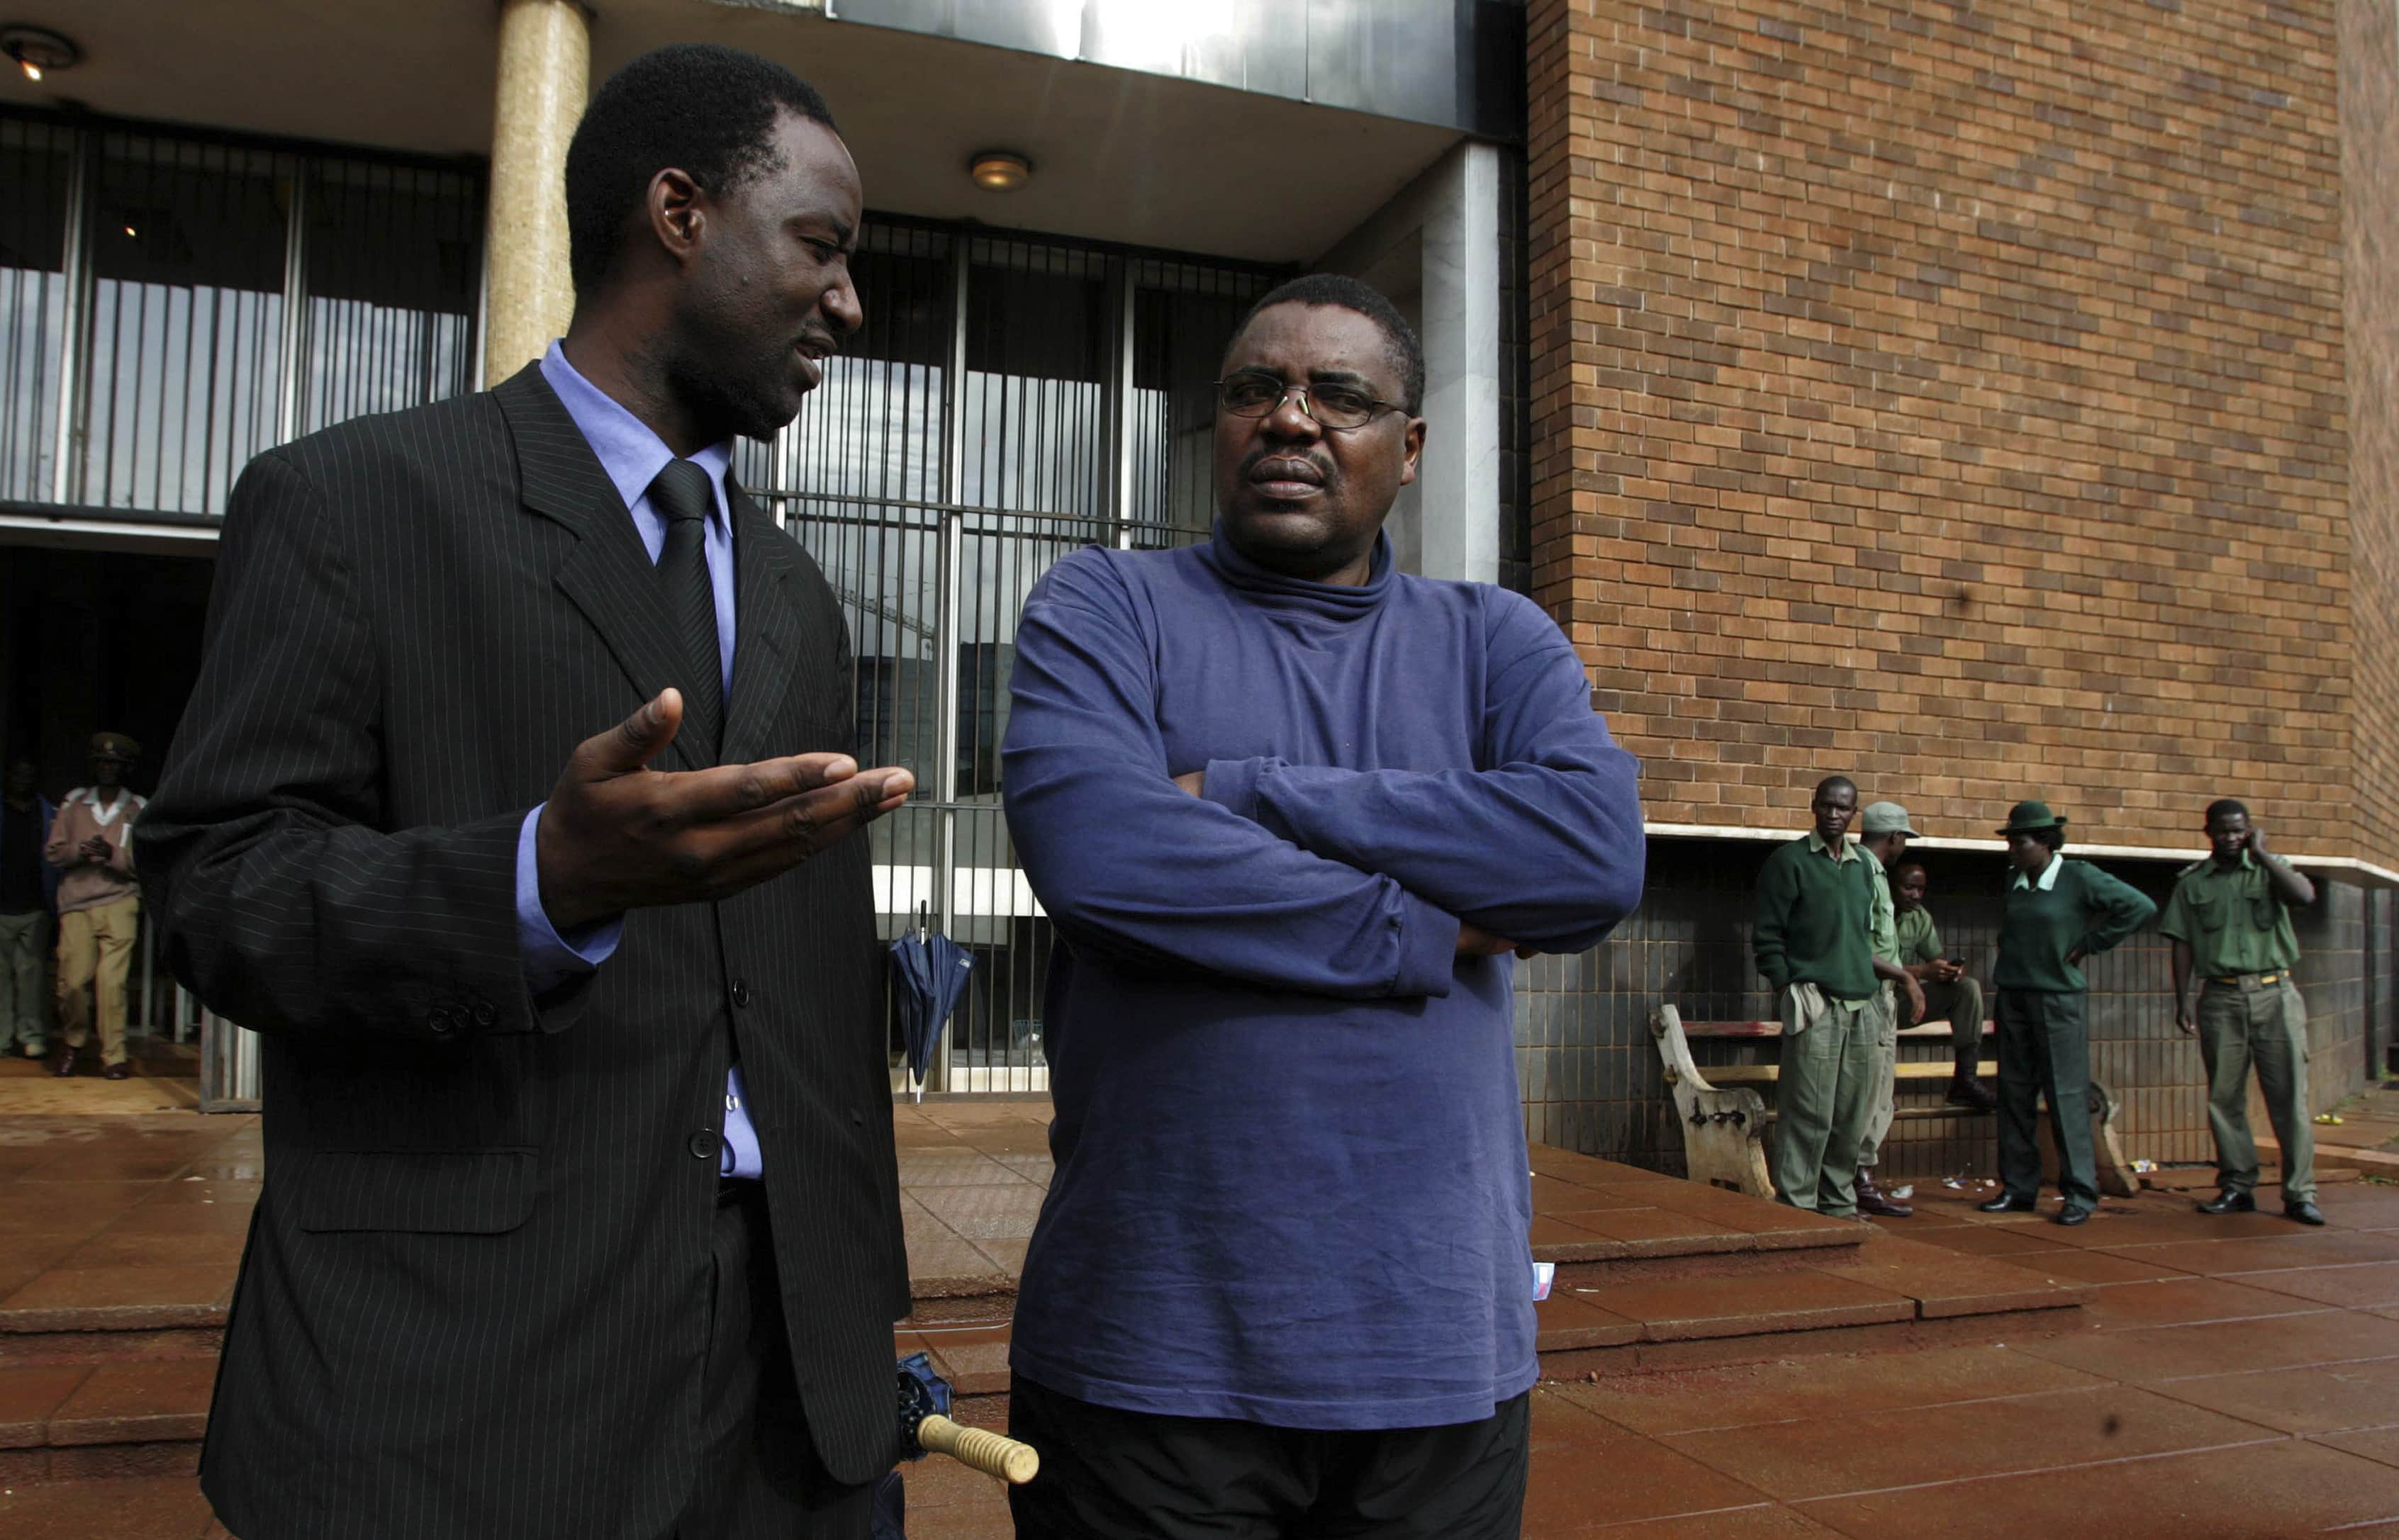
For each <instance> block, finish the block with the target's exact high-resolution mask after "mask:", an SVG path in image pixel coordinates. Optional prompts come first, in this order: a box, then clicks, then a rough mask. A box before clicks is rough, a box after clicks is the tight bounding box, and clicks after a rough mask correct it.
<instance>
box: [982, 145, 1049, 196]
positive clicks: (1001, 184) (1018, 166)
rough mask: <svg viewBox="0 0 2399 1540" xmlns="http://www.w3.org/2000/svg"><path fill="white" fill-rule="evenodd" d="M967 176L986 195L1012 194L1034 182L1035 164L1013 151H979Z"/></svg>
mask: <svg viewBox="0 0 2399 1540" xmlns="http://www.w3.org/2000/svg"><path fill="white" fill-rule="evenodd" d="M967 175H969V176H970V177H972V178H974V184H975V185H976V186H978V187H980V188H982V189H983V191H984V192H986V193H1012V192H1014V191H1016V190H1017V189H1018V188H1019V187H1022V186H1023V185H1024V184H1025V183H1026V182H1030V181H1032V180H1033V162H1031V161H1029V160H1027V159H1025V158H1024V157H1023V155H1018V154H1017V153H1016V152H1015V151H1013V150H979V151H977V152H976V153H975V157H974V159H973V160H971V161H969V162H968V164H967Z"/></svg>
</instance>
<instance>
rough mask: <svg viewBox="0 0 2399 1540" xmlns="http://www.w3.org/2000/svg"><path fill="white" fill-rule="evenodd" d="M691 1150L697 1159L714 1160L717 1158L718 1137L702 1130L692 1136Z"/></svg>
mask: <svg viewBox="0 0 2399 1540" xmlns="http://www.w3.org/2000/svg"><path fill="white" fill-rule="evenodd" d="M690 1149H691V1153H692V1155H693V1157H694V1158H695V1159H698V1160H713V1159H715V1158H716V1136H715V1135H714V1134H712V1133H711V1132H709V1130H707V1129H706V1128H702V1129H700V1130H699V1132H698V1133H696V1134H694V1135H692V1136H691V1144H690Z"/></svg>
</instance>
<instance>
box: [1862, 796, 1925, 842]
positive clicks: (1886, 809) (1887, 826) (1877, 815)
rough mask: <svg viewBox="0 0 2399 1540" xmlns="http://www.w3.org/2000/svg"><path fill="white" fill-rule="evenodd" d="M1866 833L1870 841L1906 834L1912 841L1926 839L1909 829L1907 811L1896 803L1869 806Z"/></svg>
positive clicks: (1866, 814) (1866, 816) (1870, 804)
mask: <svg viewBox="0 0 2399 1540" xmlns="http://www.w3.org/2000/svg"><path fill="white" fill-rule="evenodd" d="M1864 834H1865V837H1866V838H1867V839H1870V840H1871V839H1875V838H1877V837H1879V836H1881V835H1884V834H1904V835H1906V836H1907V837H1908V838H1909V839H1911V840H1920V839H1922V838H1923V837H1924V836H1923V835H1921V834H1918V832H1917V831H1915V830H1913V829H1910V828H1909V827H1907V809H1906V808H1904V807H1902V806H1900V805H1899V804H1897V803H1895V802H1877V803H1869V804H1866V812H1865V827H1864Z"/></svg>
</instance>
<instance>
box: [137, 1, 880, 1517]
mask: <svg viewBox="0 0 2399 1540" xmlns="http://www.w3.org/2000/svg"><path fill="white" fill-rule="evenodd" d="M567 193H568V198H567V201H568V209H569V219H570V223H571V226H572V231H573V237H574V251H575V277H576V315H575V320H574V324H573V326H572V327H571V328H570V330H569V331H568V334H567V336H566V337H565V339H564V340H563V342H562V344H560V345H557V346H553V347H552V349H551V350H550V354H549V357H548V358H544V359H543V360H542V361H541V362H540V363H538V364H536V365H534V366H532V367H529V368H527V369H526V370H525V371H523V372H522V373H520V374H518V375H517V376H516V377H515V378H513V379H511V380H509V381H508V382H507V383H506V384H505V385H501V386H500V387H499V388H497V389H496V390H494V391H492V392H490V393H488V394H485V395H480V396H474V397H468V398H465V399H457V400H453V401H447V402H442V403H440V404H438V405H434V406H429V407H423V408H419V409H416V410H413V411H409V412H399V413H396V414H393V415H390V416H385V417H375V418H367V419H363V420H360V421H358V422H354V423H350V424H346V425H345V426H340V427H337V428H333V429H331V430H329V431H327V432H324V433H319V434H317V435H314V436H312V437H310V438H307V439H302V440H300V441H299V442H297V443H294V444H291V445H288V446H286V447H285V448H283V449H280V450H276V451H272V452H270V453H266V454H264V455H262V456H260V457H259V458H258V459H257V460H256V461H254V462H253V463H252V464H251V466H250V468H249V469H248V471H247V472H246V473H245V474H244V475H243V477H242V480H241V482H240V485H239V486H238V487H237V489H236V491H235V494H234V497H233V501H232V504H231V506H230V508H229V509H228V511H227V514H226V517H225V524H224V542H223V545H222V547H220V555H219V559H218V572H217V588H216V592H215V595H214V598H213V601H212V604H211V609H210V618H209V635H208V642H207V654H206V657H205V660H204V662H203V665H202V669H201V677H200V682H199V685H198V688H197V693H196V695H195V696H194V698H193V700H192V703H191V706H190V709H189V711H188V713H187V715H186V717H185V719H184V724H183V731H182V733H181V735H180V736H179V738H178V741H177V742H176V744H175V748H174V752H173V755H172V757H171V761H170V763H169V766H168V769H167V774H166V777H165V780H164V782H163V784H162V785H161V786H160V788H159V792H158V796H157V797H156V800H155V801H154V802H153V804H152V805H151V808H150V811H149V814H148V816H147V817H145V818H144V819H143V821H142V825H141V828H140V834H139V846H140V849H139V855H140V860H141V866H142V874H143V876H144V878H145V879H146V880H147V882H148V883H149V885H150V890H151V892H152V894H153V896H154V898H155V900H156V903H157V905H158V906H159V909H160V912H162V913H163V915H164V917H165V925H166V934H167V937H168V947H169V957H170V959H171V961H172V964H173V967H174V970H175V973H176V976H177V977H178V978H180V979H183V980H184V981H185V982H186V983H188V984H189V985H191V986H192V987H193V988H194V989H195V990H196V991H197V993H199V994H200V996H201V997H202V998H203V999H205V1000H206V1001H208V1002H209V1003H210V1005H211V1006H213V1007H215V1008H216V1009H217V1010H218V1011H220V1012H221V1013H223V1014H224V1015H225V1016H226V1017H228V1018H230V1019H232V1020H237V1021H240V1022H242V1023H244V1024H245V1025H248V1026H251V1027H254V1028H256V1029H258V1030H259V1031H260V1032H261V1033H263V1034H264V1044H265V1058H264V1064H265V1076H264V1105H265V1109H266V1110H265V1126H266V1140H267V1163H266V1180H265V1184H264V1191H263V1193H262V1195H261V1196H260V1200H259V1204H258V1209H257V1213H256V1217H255V1219H254V1221H253V1223H252V1226H251V1237H250V1246H249V1250H248V1253H247V1254H246V1256H245V1257H244V1259H243V1263H242V1273H241V1281H240V1284H239V1286H238V1288H237V1292H236V1295H235V1299H234V1305H233V1315H232V1320H231V1324H230V1326H229V1328H228V1330H227V1334H226V1342H225V1349H224V1362H223V1367H222V1369H221V1371H220V1373H219V1378H218V1385H217V1396H216V1403H215V1406H214V1408H213V1410H212V1411H211V1413H210V1425H209V1439H208V1448H207V1452H206V1456H205V1458H204V1460H203V1465H202V1480H203V1482H204V1484H205V1487H206V1489H207V1492H208V1493H209V1496H210V1500H211V1501H212V1502H213V1503H214V1504H215V1505H216V1507H217V1510H218V1513H219V1515H220V1517H221V1518H222V1519H223V1520H224V1523H225V1524H226V1526H227V1527H228V1528H229V1529H231V1530H232V1531H233V1532H234V1533H236V1534H237V1535H239V1536H241V1537H243V1540H283V1537H287V1536H289V1537H299V1536H306V1537H308V1540H332V1537H336V1536H360V1537H367V1536H373V1537H384V1536H389V1537H394V1540H398V1537H402V1536H424V1537H428V1540H430V1537H440V1540H460V1537H468V1536H491V1537H495V1540H497V1537H507V1540H533V1537H550V1536H555V1537H558V1540H566V1537H570V1536H571V1537H574V1540H590V1537H595V1536H621V1537H623V1540H657V1537H660V1536H677V1537H681V1540H698V1537H701V1536H716V1535H741V1536H752V1535H757V1536H765V1535H776V1536H786V1535H819V1534H822V1535H846V1536H850V1535H854V1536H862V1535H864V1534H865V1533H866V1530H867V1505H868V1497H869V1493H870V1492H871V1490H872V1489H871V1483H872V1482H873V1481H874V1479H877V1478H879V1477H880V1476H881V1475H882V1474H883V1473H884V1472H885V1471H886V1470H887V1469H888V1467H889V1466H890V1464H891V1461H892V1458H893V1455H894V1452H895V1449H894V1444H895V1418H894V1409H893V1393H892V1371H891V1337H890V1323H891V1321H892V1320H893V1319H894V1318H895V1317H898V1316H900V1315H901V1314H903V1313H904V1312H905V1311H906V1310H907V1307H908V1287H907V1267H906V1259H905V1256H904V1254H903V1252H902V1250H901V1231H900V1223H899V1213H898V1194H897V1190H896V1182H895V1174H894V1164H893V1158H892V1148H891V1126H890V1100H889V1089H888V1077H887V1071H886V1068H885V1063H886V1061H885V1058H884V1052H883V1023H882V1018H881V1013H880V1010H879V1008H878V1006H879V999H880V994H879V974H878V971H877V968H878V964H879V960H880V958H879V952H878V949H877V947H876V945H875V932H874V915H873V898H872V894H871V890H870V883H869V877H868V856H867V850H866V844H865V841H864V839H863V837H862V836H861V835H859V834H858V833H857V832H856V831H857V827H858V826H859V825H860V824H861V823H863V822H864V821H866V820H868V819H870V818H872V817H875V816H876V815H877V814H878V813H881V812H884V811H888V809H890V808H891V807H894V806H896V805H898V804H899V803H900V801H901V800H902V799H904V797H905V796H906V795H907V793H908V791H909V790H911V786H912V782H911V780H910V777H908V775H907V773H906V772H904V771H900V770H889V769H868V770H861V769H860V768H859V767H858V766H857V765H856V764H855V763H854V762H852V761H851V760H850V759H849V758H848V757H847V755H845V754H843V753H840V752H838V751H837V750H840V749H841V748H842V747H843V746H844V745H847V743H849V742H850V739H851V721H850V715H851V708H850V699H851V695H850V682H849V679H850V669H849V655H848V645H847V638H846V636H845V633H844V628H843V622H842V617H841V614H840V611H839V610H838V608H837V607H836V605H835V603H834V597H833V595H832V593H831V591H830V589H829V588H827V586H826V584H825V582H824V580H823V578H822V576H821V575H820V574H819V572H818V571H817V569H816V567H815V566H814V564H813V563H811V562H810V561H809V560H808V559H807V557H806V556H805V555H804V554H803V553H802V552H801V551H800V550H799V548H798V547H796V546H795V545H794V544H793V543H792V542H791V541H789V540H788V539H786V538H784V537H783V536H782V535H781V534H780V533H779V531H778V530H777V529H776V527H775V526H774V525H773V524H772V523H771V522H769V521H768V520H766V518H765V517H764V516H763V515H762V514H761V513H760V512H759V511H758V509H757V508H756V507H754V506H753V505H752V503H751V502H750V501H749V500H748V499H747V498H746V497H745V496H743V494H742V493H741V492H740V490H739V488H738V487H737V486H734V485H733V484H732V483H731V482H730V481H729V480H728V479H727V477H726V476H725V465H726V461H727V458H728V453H729V446H730V440H731V439H732V437H733V436H734V435H735V434H738V433H739V434H750V435H753V436H764V435H768V434H771V433H773V432H774V431H775V430H776V429H777V428H778V427H779V426H781V425H782V424H784V423H786V422H788V421H789V420H790V419H791V417H792V415H793V412H796V411H797V410H798V407H799V402H800V399H801V396H802V394H803V393H804V392H805V391H806V390H807V389H809V388H811V387H812V386H813V385H815V384H816V382H817V380H818V378H819V374H820V367H821V363H822V360H823V358H825V357H826V356H827V355H828V354H830V353H831V352H832V351H833V350H834V347H835V346H836V345H837V344H838V341H839V339H840V338H841V337H842V336H843V335H844V334H846V333H847V332H848V331H852V330H854V329H855V328H856V327H857V326H858V324H859V322H860V319H861V312H860V306H859V301H858V297H857V295H856V294H855V292H854V291H853V290H852V288H851V282H850V277H849V271H848V261H849V256H850V253H851V251H852V250H853V249H854V246H855V243H856V239H857V232H858V224H859V217H860V208H861V192H860V188H859V182H858V174H857V171H856V169H855V168H854V167H853V166H852V165H851V163H850V159H849V155H848V153H847V150H846V149H845V148H844V147H843V144H842V142H841V140H840V138H839V137H838V136H837V134H836V133H835V131H834V127H833V124H832V120H831V116H830V115H829V114H828V113H827V112H826V110H825V106H824V103H823V101H822V100H821V99H820V98H819V97H818V96H817V94H816V92H815V91H813V90H812V89H810V88H808V87H807V86H806V84H804V83H803V82H801V81H799V80H798V79H796V78H795V77H793V76H792V75H791V74H789V73H788V72H786V71H784V70H782V69H780V68H779V66H776V65H773V64H770V63H767V62H766V61H763V60H759V59H756V58H754V57H752V56H750V55H747V54H741V53H738V52H736V51H733V50H729V49H722V48H702V47H679V48H671V49H665V50H661V51H660V52H658V53H656V54H652V55H649V56H646V57H644V58H643V59H641V60H638V61H635V62H634V63H633V64H631V65H630V66H628V67H627V69H626V70H625V71H624V72H623V73H622V74H619V75H617V77H616V78H614V79H612V80H611V81H610V82H609V83H608V84H607V85H606V86H604V87H603V88H602V89H601V90H600V91H599V92H598V93H597V94H596V95H595V97H594V98H593V100H592V102H591V106H590V111H589V112H588V114H587V115H586V117H585V120H584V123H583V125H582V127H581V128H580V129H578V131H577V133H576V141H575V145H574V148H573V151H572V152H571V154H570V155H569V158H568V164H567ZM562 766H563V767H564V768H563V770H562V769H561V767H562Z"/></svg>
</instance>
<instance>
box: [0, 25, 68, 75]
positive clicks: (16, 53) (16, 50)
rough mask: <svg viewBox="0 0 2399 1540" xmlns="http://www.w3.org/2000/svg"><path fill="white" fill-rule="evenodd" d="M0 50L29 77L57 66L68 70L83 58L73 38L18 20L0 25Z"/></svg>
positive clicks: (52, 69)
mask: <svg viewBox="0 0 2399 1540" xmlns="http://www.w3.org/2000/svg"><path fill="white" fill-rule="evenodd" d="M0 53H6V54H7V56H8V57H9V58H11V59H13V60H15V61H17V67H18V68H19V69H20V70H22V71H24V72H25V78H26V79H28V80H39V79H41V78H42V77H43V76H44V75H46V74H52V73H54V72H56V71H59V70H71V69H73V68H75V66H76V65H77V64H80V63H82V62H83V50H82V49H81V48H79V47H75V40H74V39H73V38H70V37H67V36H65V35H63V34H59V33H54V32H52V31H51V30H50V29H49V28H47V27H32V26H26V25H24V24H23V23H21V22H19V23H14V24H11V25H9V26H6V27H0Z"/></svg>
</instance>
